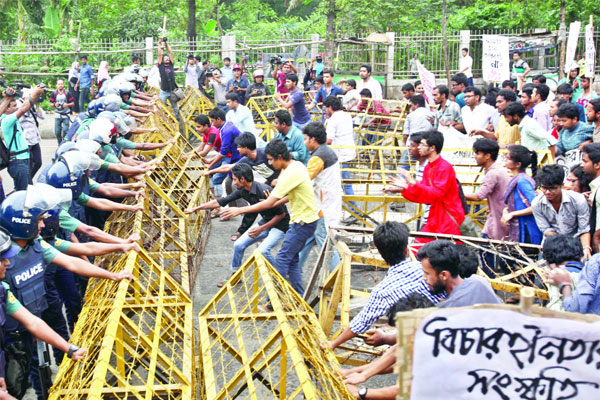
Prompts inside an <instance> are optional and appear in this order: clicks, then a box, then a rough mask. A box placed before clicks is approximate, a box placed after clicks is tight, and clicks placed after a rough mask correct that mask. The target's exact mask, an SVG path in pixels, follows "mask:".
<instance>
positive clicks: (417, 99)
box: [409, 94, 425, 107]
mask: <svg viewBox="0 0 600 400" xmlns="http://www.w3.org/2000/svg"><path fill="white" fill-rule="evenodd" d="M409 101H410V102H411V103H412V104H416V105H418V106H419V107H425V97H423V96H422V95H420V94H417V95H415V96H413V97H411V98H410V100H409Z"/></svg>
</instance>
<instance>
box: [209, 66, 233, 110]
mask: <svg viewBox="0 0 600 400" xmlns="http://www.w3.org/2000/svg"><path fill="white" fill-rule="evenodd" d="M226 82H227V81H226V80H225V78H223V77H221V70H220V69H219V68H215V69H213V70H212V75H210V74H206V85H205V88H206V89H209V88H212V90H213V94H214V100H215V104H216V105H217V107H218V108H219V109H221V110H223V111H224V112H227V111H229V108H228V107H227V100H226V99H225V95H226V94H227V85H226Z"/></svg>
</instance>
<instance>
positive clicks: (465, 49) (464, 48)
mask: <svg viewBox="0 0 600 400" xmlns="http://www.w3.org/2000/svg"><path fill="white" fill-rule="evenodd" d="M461 50H462V51H466V52H467V53H468V52H469V49H467V48H466V47H463V48H462V49H461Z"/></svg>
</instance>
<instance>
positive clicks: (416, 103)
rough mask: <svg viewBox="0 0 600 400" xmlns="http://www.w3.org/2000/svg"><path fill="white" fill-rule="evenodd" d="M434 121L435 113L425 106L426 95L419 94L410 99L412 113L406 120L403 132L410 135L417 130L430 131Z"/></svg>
mask: <svg viewBox="0 0 600 400" xmlns="http://www.w3.org/2000/svg"><path fill="white" fill-rule="evenodd" d="M432 121H435V115H434V114H433V113H432V112H431V111H429V109H428V108H427V107H425V97H423V96H421V95H420V94H417V95H415V96H413V97H411V99H410V113H409V114H408V116H407V117H406V121H404V129H403V131H402V133H403V134H404V135H405V136H410V135H411V134H413V133H415V132H424V131H430V130H432V129H433V124H432V123H431V122H432Z"/></svg>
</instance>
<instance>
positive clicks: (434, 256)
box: [417, 240, 460, 278]
mask: <svg viewBox="0 0 600 400" xmlns="http://www.w3.org/2000/svg"><path fill="white" fill-rule="evenodd" d="M456 247H457V245H456V244H455V243H453V242H451V241H449V240H436V241H433V242H429V243H426V244H424V245H423V247H421V248H420V249H419V251H418V252H417V258H418V259H419V260H421V261H422V260H423V259H425V258H427V259H428V260H429V264H431V267H432V268H433V269H434V270H435V272H436V273H437V274H439V273H441V272H442V271H448V272H449V273H450V275H451V276H452V277H453V278H456V277H457V276H459V275H460V256H459V253H458V250H457V249H456Z"/></svg>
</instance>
